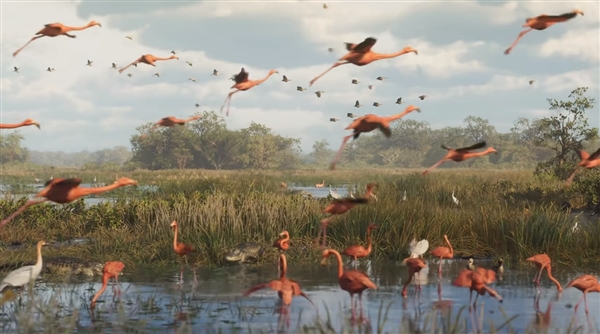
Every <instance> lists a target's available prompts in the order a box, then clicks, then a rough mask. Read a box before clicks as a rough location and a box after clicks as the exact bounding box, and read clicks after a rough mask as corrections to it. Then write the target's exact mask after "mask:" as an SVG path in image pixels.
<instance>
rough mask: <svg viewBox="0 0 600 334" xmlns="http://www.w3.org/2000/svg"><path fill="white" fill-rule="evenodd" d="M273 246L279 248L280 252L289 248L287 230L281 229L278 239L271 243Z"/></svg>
mask: <svg viewBox="0 0 600 334" xmlns="http://www.w3.org/2000/svg"><path fill="white" fill-rule="evenodd" d="M273 247H275V248H277V249H279V250H280V251H282V252H285V251H286V250H288V248H290V233H289V232H288V231H283V232H281V233H279V239H277V240H275V242H274V243H273Z"/></svg>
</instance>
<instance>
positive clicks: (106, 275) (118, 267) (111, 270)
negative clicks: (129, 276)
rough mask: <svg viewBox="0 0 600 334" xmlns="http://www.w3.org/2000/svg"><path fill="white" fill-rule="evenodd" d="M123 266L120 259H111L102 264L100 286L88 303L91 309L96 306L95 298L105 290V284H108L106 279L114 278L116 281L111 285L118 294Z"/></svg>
mask: <svg viewBox="0 0 600 334" xmlns="http://www.w3.org/2000/svg"><path fill="white" fill-rule="evenodd" d="M123 268H125V265H124V264H123V262H120V261H111V262H106V264H104V268H102V287H101V288H100V290H99V291H98V292H97V293H96V295H94V298H92V303H91V305H90V308H91V309H92V310H93V309H94V308H95V307H96V300H98V297H100V295H102V293H104V290H106V286H107V285H108V281H109V280H110V279H111V278H114V279H115V283H116V284H115V285H114V286H113V292H114V291H115V289H116V290H117V291H118V292H117V293H118V294H120V293H121V289H120V288H119V275H120V274H121V272H122V271H123Z"/></svg>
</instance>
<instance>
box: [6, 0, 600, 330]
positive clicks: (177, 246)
mask: <svg viewBox="0 0 600 334" xmlns="http://www.w3.org/2000/svg"><path fill="white" fill-rule="evenodd" d="M323 8H324V9H327V6H326V5H323ZM578 15H584V14H583V12H582V11H580V10H577V9H576V10H573V11H572V12H570V13H565V14H562V15H539V16H537V17H534V18H528V19H527V20H526V23H525V24H524V25H523V27H526V28H527V30H524V31H523V32H521V33H520V34H519V36H518V37H517V39H516V40H515V41H514V43H513V44H512V45H511V46H510V47H509V48H508V49H506V51H505V54H506V55H508V54H510V52H511V51H512V50H513V49H514V47H515V46H516V44H517V43H518V42H519V41H520V40H521V39H522V38H523V36H524V35H525V34H527V33H529V32H530V31H532V30H545V29H547V28H549V27H550V26H552V25H554V24H556V23H560V22H566V21H568V20H571V19H573V18H575V17H576V16H578ZM94 26H98V27H102V25H101V24H100V23H99V22H96V21H90V22H89V23H88V24H86V25H84V26H79V27H77V26H66V25H63V24H62V23H51V24H46V25H45V26H44V28H42V29H41V30H39V31H38V32H37V33H36V34H35V36H34V37H32V38H31V39H30V40H29V41H28V42H27V43H26V44H25V45H23V46H22V47H21V48H19V49H18V50H16V51H15V52H14V53H13V56H14V57H16V56H17V55H18V54H19V53H20V52H21V51H22V50H23V49H24V48H26V47H27V46H28V45H29V44H30V43H31V42H33V41H35V40H37V39H40V38H42V37H57V36H66V37H69V38H76V37H77V36H76V35H72V34H70V32H72V31H81V30H85V29H88V28H91V27H94ZM126 38H128V39H130V40H132V39H133V38H132V37H130V36H127V37H126ZM376 43H377V40H376V39H375V38H373V37H368V38H366V39H365V40H363V41H362V42H360V43H357V44H356V43H345V44H346V50H347V51H348V52H347V53H346V54H345V55H344V56H342V57H341V58H340V59H339V60H338V61H337V62H335V63H334V64H333V65H331V67H330V68H328V69H327V70H325V71H324V72H323V73H321V74H319V75H318V76H316V77H315V78H314V79H312V80H311V81H310V82H309V85H308V86H309V87H310V86H313V85H314V84H315V83H316V82H317V81H318V80H319V79H320V78H322V77H323V76H324V75H325V74H327V73H328V72H329V71H331V70H333V69H334V68H337V67H340V66H342V65H347V64H353V65H355V66H366V65H368V64H370V63H372V62H375V61H380V60H385V59H391V58H395V57H399V56H403V55H407V54H410V53H413V54H414V55H415V56H417V55H418V54H419V53H418V50H417V49H415V48H413V47H411V46H406V47H404V48H403V49H402V50H400V51H398V52H394V53H377V52H374V51H372V48H373V47H374V46H375V44H376ZM329 51H330V52H331V51H333V49H332V48H330V50H329ZM171 53H172V55H171V56H168V57H157V56H154V55H152V54H145V55H142V56H140V57H139V58H137V59H136V60H134V61H133V62H131V63H130V64H128V65H127V66H125V67H123V68H121V69H119V70H118V72H119V73H123V72H124V71H126V70H127V69H128V68H129V67H131V66H135V67H137V66H138V64H140V63H142V64H147V65H150V66H153V67H156V62H157V61H167V60H173V59H175V60H178V59H179V57H178V56H177V55H176V53H175V51H172V52H171ZM186 63H187V64H188V65H189V66H193V65H192V63H191V62H186ZM92 65H93V62H92V61H91V60H88V61H87V66H92ZM111 68H113V69H116V68H117V66H116V64H115V63H112V67H111ZM48 71H49V72H52V71H54V69H53V68H50V67H49V68H48ZM14 72H16V73H19V68H18V67H14ZM278 73H279V72H278V71H277V70H275V69H273V70H270V71H269V72H268V73H267V74H266V76H265V77H263V78H262V79H259V80H250V77H249V73H248V72H247V71H246V70H245V69H244V68H242V69H241V70H240V72H239V73H238V74H236V75H234V76H233V77H232V78H231V79H232V80H233V81H234V85H232V86H231V87H230V89H232V91H231V92H230V93H229V94H228V95H227V97H226V99H225V101H224V103H223V106H222V107H221V112H222V111H223V109H224V108H226V115H227V116H229V107H230V103H231V99H232V97H233V95H234V94H236V93H238V92H242V91H248V90H250V89H251V88H253V87H256V86H258V85H260V84H261V83H263V82H265V81H266V80H268V79H269V78H270V77H271V76H273V75H274V74H278ZM211 75H213V76H218V75H219V72H218V71H217V70H216V69H215V70H214V71H213V73H212V74H211ZM155 76H157V77H159V76H160V74H159V73H158V72H157V73H155ZM384 79H385V78H384V77H378V78H377V80H379V81H382V80H384ZM190 80H191V81H195V79H194V78H190ZM290 81H291V80H290V79H289V78H288V77H287V76H285V75H284V76H283V80H282V82H284V83H287V82H290ZM358 83H359V82H358V80H356V79H353V80H352V84H358ZM532 83H533V80H530V84H532ZM370 88H372V87H370ZM298 90H299V91H303V90H305V88H303V87H302V86H298ZM324 93H325V92H324V91H320V90H319V91H317V92H316V93H315V94H316V95H317V97H318V98H320V97H321V95H322V94H324ZM426 97H427V95H421V96H419V99H420V100H421V101H423V100H425V98H426ZM402 103H404V102H403V101H402V98H401V97H400V98H398V99H397V100H396V104H399V105H400V104H402ZM380 105H381V103H379V102H375V103H374V106H376V107H378V106H380ZM196 106H197V107H198V106H199V105H198V104H196ZM355 107H357V108H359V107H361V104H360V102H359V101H356V104H355ZM413 111H417V112H421V109H420V108H418V107H416V106H414V105H409V106H408V107H406V108H405V110H404V111H403V112H401V113H399V114H396V115H393V116H378V115H374V114H367V115H364V116H360V117H357V116H355V115H354V114H352V113H348V117H349V118H353V119H354V118H355V117H357V118H356V119H354V120H353V121H352V122H351V123H350V125H348V126H347V127H346V128H345V129H346V130H351V131H352V133H351V134H349V135H348V136H345V137H344V138H343V141H342V144H341V146H340V148H339V150H338V152H337V154H336V155H335V157H334V159H333V161H332V162H331V165H330V169H332V170H333V169H335V167H336V163H337V162H338V160H339V159H340V157H341V154H342V152H343V149H344V147H345V145H346V144H347V142H348V141H349V140H350V139H351V138H352V139H353V140H356V139H358V138H359V136H360V134H362V133H369V132H372V131H374V130H380V131H381V132H382V133H383V134H384V136H385V137H387V138H390V137H391V136H392V131H391V128H390V123H392V122H393V121H395V120H399V119H401V118H402V117H404V116H406V115H408V114H409V113H411V112H413ZM199 118H200V116H194V117H191V118H189V119H178V118H175V117H172V116H168V117H164V118H162V119H161V120H159V121H158V122H156V123H155V125H154V126H153V128H152V129H154V128H157V127H159V126H162V127H173V126H175V125H183V124H185V123H186V122H192V121H195V120H197V119H199ZM338 120H339V119H338V118H330V121H331V122H337V121H338ZM31 125H34V126H36V127H37V128H38V129H41V127H40V124H39V123H38V122H36V121H34V120H32V119H29V118H28V119H26V120H24V121H22V122H20V123H14V124H0V129H15V128H20V127H26V126H31ZM486 146H487V143H486V142H485V141H481V142H478V143H475V144H473V145H471V146H467V147H462V148H450V147H447V146H445V145H442V146H441V147H442V148H443V149H444V150H446V151H447V153H446V155H445V156H444V157H443V158H442V159H440V160H439V161H438V162H436V163H435V164H434V165H432V166H431V167H430V168H428V169H427V170H425V171H424V172H423V173H422V175H423V176H426V175H427V174H428V173H429V172H431V170H433V169H435V168H436V167H438V166H439V165H441V164H443V163H445V162H448V161H454V162H462V161H465V160H467V159H473V158H478V157H482V156H485V155H488V154H492V153H493V154H497V153H498V152H497V151H496V150H495V149H494V148H493V147H487V148H486V149H485V150H483V151H475V150H478V149H482V148H485V147H486ZM578 153H579V157H580V160H581V161H580V162H579V164H578V166H577V169H576V170H575V171H573V173H572V174H571V175H570V176H569V178H568V179H567V182H566V184H565V185H566V186H570V185H571V183H572V182H573V179H574V176H575V173H576V172H578V171H579V170H580V168H583V169H592V168H596V167H598V166H600V149H598V150H596V151H595V152H593V153H592V154H589V153H587V152H585V151H581V150H580V151H578ZM81 182H82V181H81V179H79V178H69V179H64V178H53V179H51V180H48V181H47V182H46V183H45V185H44V189H42V190H41V191H40V192H39V193H37V194H36V195H35V197H36V198H42V199H40V200H31V201H28V202H27V203H25V205H23V206H22V207H21V208H19V209H18V210H17V211H15V212H14V213H13V214H11V215H10V216H9V217H7V218H5V219H4V220H2V221H0V228H2V227H3V226H4V225H6V224H7V223H8V222H10V221H11V220H13V219H14V218H15V217H17V216H18V215H19V214H20V213H22V212H23V211H24V210H26V209H27V208H28V207H29V206H32V205H36V204H39V203H43V202H46V201H51V202H55V203H59V204H64V203H69V202H72V201H74V200H76V199H78V198H81V197H83V196H87V195H90V194H96V193H101V192H107V191H111V190H114V189H117V188H120V187H125V186H137V182H136V181H135V180H132V179H129V178H126V177H122V178H118V179H117V180H116V181H115V182H114V183H113V184H109V185H105V186H101V187H95V188H83V187H79V185H80V184H81ZM324 185H325V181H324V180H323V182H322V183H320V184H316V185H315V187H317V188H322V187H324ZM282 187H285V183H282ZM374 187H375V185H374V184H368V185H367V187H366V192H365V194H364V195H363V196H354V195H352V196H349V197H341V196H339V195H337V196H335V197H336V198H334V199H333V200H332V201H331V203H329V205H328V206H326V207H325V208H324V209H323V213H324V214H329V215H328V216H327V217H325V218H323V219H322V220H321V221H320V232H319V237H322V241H321V248H322V254H321V257H322V261H321V264H322V265H326V263H327V259H328V258H329V257H330V256H335V258H336V259H337V265H338V272H337V278H338V282H339V285H340V288H341V289H342V290H344V291H347V292H348V293H349V294H350V298H351V309H352V319H353V320H355V319H357V318H358V319H362V320H364V317H363V308H362V295H363V292H365V291H366V290H368V289H371V290H375V289H377V285H376V284H375V283H373V281H372V280H371V279H370V278H369V277H368V275H367V274H366V273H364V272H362V271H359V270H344V267H343V261H342V255H345V256H348V257H350V258H351V259H352V260H353V262H354V263H355V264H356V263H357V262H358V259H359V258H365V257H368V256H369V255H370V253H371V251H372V248H373V244H374V242H373V241H372V238H371V231H372V230H374V229H377V228H378V226H377V225H375V224H373V223H371V224H370V225H369V226H368V227H367V243H366V248H365V246H362V245H351V246H348V247H347V248H346V249H345V250H344V251H343V252H342V253H339V252H338V251H336V250H334V249H331V248H327V247H326V236H327V234H326V229H327V226H328V225H329V224H330V223H331V222H332V221H333V219H334V218H335V217H337V216H339V215H343V214H345V213H347V212H348V211H350V210H351V209H353V208H354V207H356V206H358V205H368V204H369V203H370V201H371V198H375V199H376V196H375V195H374V194H373V189H374ZM330 191H331V190H330ZM452 198H453V200H454V202H455V203H456V205H458V203H459V202H458V199H456V197H454V192H453V193H452ZM405 199H406V192H405V194H404V200H405ZM170 226H171V227H172V228H173V230H174V235H173V250H174V252H175V253H176V254H177V255H178V256H179V257H180V258H182V259H183V258H185V259H186V262H187V257H188V255H189V254H191V253H192V252H194V251H195V248H194V247H193V246H190V245H187V244H183V243H180V242H178V224H177V222H175V221H173V222H172V223H171V225H170ZM444 242H445V243H446V245H447V246H448V247H445V246H439V247H436V248H434V249H433V250H432V251H431V252H430V253H429V254H430V255H431V257H433V258H435V259H437V260H438V276H439V279H440V280H441V278H442V261H443V260H445V259H446V260H453V259H454V255H455V254H454V249H453V247H452V244H451V243H450V240H449V238H448V236H447V235H444ZM45 244H46V243H45V242H44V241H40V242H39V243H38V244H37V257H38V260H37V262H36V264H35V265H33V266H26V267H22V268H19V269H17V270H15V271H12V272H10V273H9V274H8V275H7V276H6V277H5V278H4V279H3V280H2V281H1V283H0V290H2V289H4V288H6V287H9V286H10V287H22V286H24V285H26V284H27V283H28V282H30V281H31V280H35V278H36V277H37V276H38V275H39V273H40V271H41V267H42V253H41V249H42V247H43V246H44V245H45ZM273 247H275V248H277V249H279V250H280V254H279V260H278V263H277V268H278V271H279V278H278V279H275V280H272V281H270V282H269V283H265V284H259V285H256V286H254V287H251V288H250V289H248V290H247V291H246V292H245V293H244V294H243V295H244V296H248V295H250V294H252V293H253V292H255V291H257V290H260V289H263V288H270V289H272V290H275V291H277V292H278V296H279V298H280V299H281V301H282V305H283V306H289V305H290V304H291V302H292V297H294V296H302V297H304V298H306V299H307V300H308V301H310V302H311V304H312V301H311V300H310V298H309V296H307V295H306V294H305V293H304V292H303V291H302V290H301V288H300V285H299V284H298V283H297V282H296V281H293V280H291V279H289V278H288V277H287V259H286V256H285V252H286V251H287V250H288V249H289V247H290V234H289V232H287V231H283V232H281V234H280V239H278V240H277V241H275V242H274V243H273ZM428 248H429V242H428V241H427V240H421V241H419V242H417V241H416V240H413V241H412V242H411V243H410V245H409V257H407V258H406V259H404V261H403V262H404V264H405V265H406V266H407V267H408V277H407V279H406V281H405V283H404V285H403V288H402V292H401V295H402V297H404V298H407V296H408V294H407V288H408V285H409V284H410V282H411V280H413V278H414V277H416V275H419V274H420V272H421V271H422V270H423V269H425V268H427V263H426V262H425V260H424V258H423V257H424V255H425V253H426V251H427V249H428ZM527 261H529V262H532V263H533V264H535V265H536V266H537V268H538V269H539V272H538V273H537V274H536V276H535V279H534V284H535V286H536V288H537V289H538V293H539V285H540V279H541V275H542V272H543V270H544V269H546V271H547V274H548V278H549V279H550V280H551V281H552V282H554V283H555V284H556V287H557V291H558V293H559V294H560V293H561V292H562V290H563V289H562V286H561V284H560V282H558V281H557V280H556V279H555V278H554V277H553V276H552V273H551V261H550V258H549V257H548V255H546V254H536V255H533V256H532V257H530V258H528V259H527ZM124 267H125V265H124V264H123V263H122V262H119V261H111V262H107V263H106V264H105V266H104V269H103V276H102V288H101V289H100V291H98V293H97V294H96V295H95V296H94V297H93V299H92V302H91V307H92V308H93V307H94V306H95V304H96V301H97V300H98V298H99V296H100V295H101V294H102V293H103V292H104V291H105V289H106V287H107V284H108V281H109V280H110V279H114V280H115V282H116V285H115V287H117V290H116V291H115V295H117V294H119V293H120V289H118V285H119V284H118V276H119V274H120V273H121V272H122V271H123V269H124ZM183 268H184V267H183V264H182V265H181V271H180V280H182V276H183ZM504 274H507V272H506V271H505V269H504V267H503V261H502V259H500V260H499V261H498V263H497V265H495V266H494V267H493V268H492V269H485V268H482V267H477V266H475V265H474V263H473V262H472V261H470V262H469V265H468V268H465V269H464V270H463V271H461V272H460V273H459V274H458V276H457V277H456V278H455V279H454V281H453V285H454V286H457V287H464V288H468V289H469V291H470V295H472V292H473V291H475V292H476V297H475V303H476V302H477V298H478V296H480V295H481V296H483V295H485V294H486V293H487V294H489V295H490V296H492V297H494V298H496V299H497V300H498V301H500V302H502V300H503V299H502V297H501V296H500V295H499V294H498V293H497V292H496V291H495V290H494V289H492V288H491V287H490V286H489V285H491V284H493V283H494V282H495V281H496V278H497V277H498V279H500V278H501V277H502V275H504ZM194 280H196V271H195V268H194ZM566 287H567V288H571V287H573V288H576V289H578V290H580V291H582V293H583V296H582V297H581V299H580V300H579V302H578V303H577V305H576V306H575V311H577V307H578V306H579V304H580V303H581V301H584V302H585V311H586V313H588V312H589V310H588V306H587V297H586V296H587V294H588V293H590V292H599V293H600V283H599V282H598V279H597V278H596V277H594V276H592V275H583V276H581V277H578V278H576V279H574V280H573V281H571V282H570V283H568V284H567V285H566ZM419 291H420V286H419V285H418V284H417V286H416V289H415V297H418V292H419ZM438 293H439V294H440V298H441V285H439V288H438ZM355 295H357V297H358V298H357V302H358V308H359V311H360V315H359V316H358V317H356V314H355V309H356V308H357V306H355V303H354V301H353V299H354V296H355ZM469 304H471V297H470V299H469Z"/></svg>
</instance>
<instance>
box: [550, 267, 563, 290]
mask: <svg viewBox="0 0 600 334" xmlns="http://www.w3.org/2000/svg"><path fill="white" fill-rule="evenodd" d="M546 270H548V278H549V279H550V280H551V281H552V282H554V284H556V288H557V289H558V292H561V291H562V290H563V289H562V286H560V282H559V281H557V280H556V278H554V276H552V267H551V266H550V265H548V267H547V268H546Z"/></svg>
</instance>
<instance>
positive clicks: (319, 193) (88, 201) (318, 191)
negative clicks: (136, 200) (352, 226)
mask: <svg viewBox="0 0 600 334" xmlns="http://www.w3.org/2000/svg"><path fill="white" fill-rule="evenodd" d="M25 186H31V187H32V189H34V190H35V191H34V192H31V193H18V194H15V195H14V196H15V197H16V198H20V197H22V196H27V197H28V198H29V199H33V198H34V197H33V196H34V195H35V194H36V193H37V192H38V191H39V190H41V189H42V188H43V187H44V184H43V183H36V184H29V185H25ZM80 186H81V187H85V188H89V187H93V186H94V185H93V184H91V183H82V184H81V185H80ZM139 189H140V190H144V191H156V190H157V189H158V187H157V186H153V185H150V186H144V185H141V186H139ZM289 189H290V190H304V191H306V192H308V193H310V194H311V195H312V196H313V197H314V198H325V197H327V196H329V188H315V187H289ZM10 190H11V189H10V186H8V185H5V184H0V193H4V192H7V191H8V192H10ZM331 190H332V191H334V192H337V193H338V194H339V195H340V196H342V197H344V196H348V189H347V188H345V187H339V188H331ZM116 200H117V199H116V198H112V197H94V196H93V195H91V196H86V197H84V198H83V201H84V203H85V205H86V206H87V207H90V206H92V205H96V204H100V203H105V202H109V203H114V202H115V201H116ZM50 204H52V203H50ZM56 205H59V204H56Z"/></svg>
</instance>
